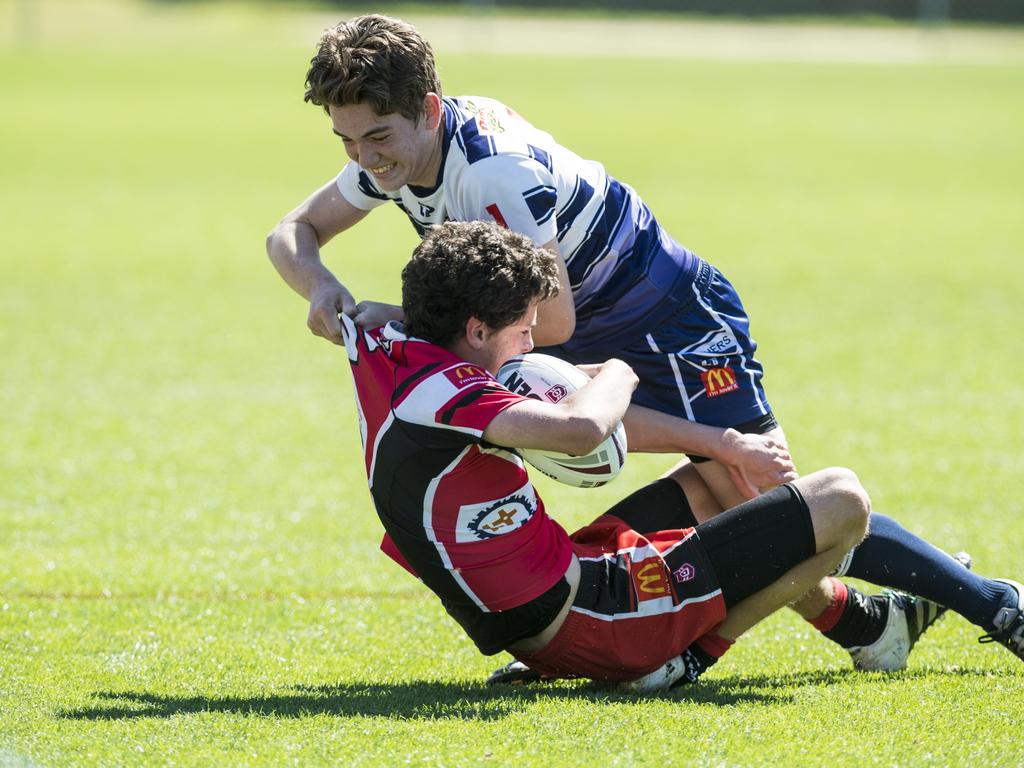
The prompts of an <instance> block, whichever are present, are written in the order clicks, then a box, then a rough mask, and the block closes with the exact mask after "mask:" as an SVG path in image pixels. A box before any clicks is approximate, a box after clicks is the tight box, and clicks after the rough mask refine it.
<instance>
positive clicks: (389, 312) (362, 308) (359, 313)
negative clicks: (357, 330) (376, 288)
mask: <svg viewBox="0 0 1024 768" xmlns="http://www.w3.org/2000/svg"><path fill="white" fill-rule="evenodd" d="M352 319H353V320H354V321H355V323H356V325H358V326H361V327H363V328H378V327H380V326H382V325H384V324H385V323H389V322H391V321H392V320H403V319H405V313H404V312H403V311H402V308H401V307H396V306H395V305H394V304H384V303H383V302H380V301H360V302H359V303H358V304H356V314H355V316H354V317H353V318H352Z"/></svg>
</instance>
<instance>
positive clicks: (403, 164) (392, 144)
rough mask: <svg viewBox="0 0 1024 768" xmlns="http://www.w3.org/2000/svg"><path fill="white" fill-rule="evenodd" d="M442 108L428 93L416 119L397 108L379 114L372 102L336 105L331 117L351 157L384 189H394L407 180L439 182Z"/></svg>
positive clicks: (428, 183)
mask: <svg viewBox="0 0 1024 768" xmlns="http://www.w3.org/2000/svg"><path fill="white" fill-rule="evenodd" d="M439 109H440V101H438V100H437V97H436V96H435V95H434V94H428V98H427V102H426V104H425V107H424V114H422V115H421V116H420V119H419V120H418V121H413V120H410V119H409V118H407V117H403V116H402V115H400V114H398V113H397V112H392V113H391V114H388V115H378V114H377V113H376V112H375V111H374V109H373V107H371V106H370V105H369V104H347V105H345V106H343V107H334V106H332V107H330V115H331V123H332V125H333V127H334V133H335V134H337V135H338V136H340V137H341V141H342V143H343V144H344V145H345V152H346V154H347V155H348V156H349V158H351V159H352V160H354V161H355V162H356V163H358V164H359V166H360V167H361V168H363V169H364V170H365V171H368V172H369V173H370V174H372V175H373V180H374V181H375V182H377V185H378V186H379V187H380V188H381V189H383V190H386V191H389V192H393V191H396V190H398V189H400V188H401V187H403V186H405V185H407V184H413V185H415V186H421V187H432V186H434V183H435V182H436V181H437V172H438V170H439V168H440V162H441V160H440V158H441V153H440V149H441V142H440V135H439V131H438V125H439V112H438V110H439Z"/></svg>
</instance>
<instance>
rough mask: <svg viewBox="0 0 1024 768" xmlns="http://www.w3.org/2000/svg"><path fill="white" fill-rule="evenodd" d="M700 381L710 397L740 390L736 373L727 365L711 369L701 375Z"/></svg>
mask: <svg viewBox="0 0 1024 768" xmlns="http://www.w3.org/2000/svg"><path fill="white" fill-rule="evenodd" d="M700 380H701V383H702V384H703V385H704V392H705V393H707V396H708V397H718V396H719V395H724V394H726V393H728V392H734V391H736V390H737V389H739V388H740V384H739V382H738V381H737V380H736V372H735V371H734V370H733V369H732V368H730V367H729V366H727V365H725V366H722V367H721V368H709V369H708V370H706V371H704V372H703V373H701V375H700Z"/></svg>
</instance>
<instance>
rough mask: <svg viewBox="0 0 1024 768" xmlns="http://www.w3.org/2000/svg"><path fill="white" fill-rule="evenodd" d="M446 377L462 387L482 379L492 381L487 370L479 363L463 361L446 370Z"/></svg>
mask: <svg viewBox="0 0 1024 768" xmlns="http://www.w3.org/2000/svg"><path fill="white" fill-rule="evenodd" d="M444 375H445V378H447V379H448V381H450V382H451V383H452V384H454V385H455V386H456V387H459V388H460V389H461V388H462V387H468V386H469V385H470V384H477V383H479V382H481V381H490V379H491V377H490V376H489V375H488V373H487V371H485V370H484V369H483V368H481V367H480V366H478V365H471V364H470V363H463V364H462V365H457V366H455V367H454V368H449V369H448V370H447V371H445V372H444Z"/></svg>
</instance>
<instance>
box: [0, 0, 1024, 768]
mask: <svg viewBox="0 0 1024 768" xmlns="http://www.w3.org/2000/svg"><path fill="white" fill-rule="evenodd" d="M43 6H44V13H42V14H41V15H40V16H38V17H32V18H22V17H19V16H18V15H17V14H18V13H20V12H23V11H24V4H23V3H20V2H15V0H0V25H6V27H5V28H6V29H7V30H10V32H9V33H8V32H4V33H3V34H4V36H3V39H2V42H0V93H2V95H3V107H2V110H3V119H2V120H0V169H2V172H0V201H2V211H3V213H2V220H3V229H2V235H3V248H2V250H0V276H2V279H0V371H2V375H0V439H2V442H0V446H2V447H0V766H3V767H5V768H6V767H7V766H19V767H20V766H71V765H74V766H134V765H146V766H149V765H191V766H211V765H218V766H219V765H232V766H235V765H265V766H278V765H366V766H371V765H372V766H378V765H388V766H391V765H396V766H398V765H412V766H474V765H495V766H505V765H521V766H561V765H582V764H584V763H588V764H591V763H598V762H600V763H602V764H608V765H623V766H625V765H786V766H819V765H829V766H835V767H837V768H838V767H839V766H892V765H900V766H916V765H937V766H943V765H963V766H972V768H974V767H976V766H1011V765H1020V764H1024V742H1022V741H1021V738H1020V725H1021V723H1022V722H1024V666H1022V665H1021V664H1020V662H1019V661H1016V660H1015V659H1014V658H1013V657H1012V656H1011V655H1010V654H1009V653H1008V652H1006V651H1005V650H1003V649H1001V648H997V647H993V646H980V645H978V644H977V643H976V641H975V638H976V636H977V635H978V632H977V630H976V629H975V628H974V627H973V626H971V625H969V624H968V623H967V622H965V621H964V620H962V619H960V618H959V617H949V618H947V619H945V620H944V621H943V622H942V623H941V624H940V625H938V626H936V627H935V628H934V629H933V630H931V631H930V632H929V633H928V635H927V636H926V637H925V638H924V639H923V640H922V642H921V643H920V644H919V646H918V647H917V648H916V649H915V652H914V654H913V656H912V658H911V662H910V666H909V668H908V670H907V671H906V672H903V673H899V674H896V675H892V676H888V677H886V676H881V675H877V674H870V675H864V674H855V673H853V672H852V670H851V669H850V664H849V660H848V658H846V657H844V654H842V653H841V652H839V651H838V650H837V649H835V648H834V647H832V646H830V644H829V643H828V642H826V641H825V640H823V639H822V638H820V637H819V636H818V635H817V633H816V632H814V631H813V630H811V628H810V627H809V625H806V624H804V623H803V622H801V621H800V620H798V619H797V618H796V617H795V615H792V614H789V613H784V614H780V615H777V616H775V617H772V618H771V619H770V620H768V621H767V622H765V623H764V624H762V625H761V626H759V627H757V628H756V629H755V630H754V631H752V632H751V633H750V634H749V635H748V636H747V637H746V638H745V639H744V640H743V641H742V642H740V643H738V644H737V646H736V648H735V649H734V651H733V652H731V653H730V654H729V656H728V657H727V658H726V659H725V660H724V661H723V662H722V663H721V664H719V665H718V666H716V667H715V668H714V669H713V670H712V671H711V672H710V673H709V674H708V675H707V677H706V678H705V680H704V681H703V682H702V683H701V684H699V685H698V686H696V687H693V688H691V689H687V690H683V691H680V692H674V693H672V694H669V695H663V696H656V697H653V698H649V699H645V698H638V697H632V696H627V695H623V694H620V693H617V692H613V691H610V690H607V689H601V688H596V687H593V686H590V685H587V684H584V683H569V682H566V683H560V684H557V685H551V686H548V687H544V688H541V689H533V690H526V691H520V690H498V691H493V690H489V689H485V688H484V687H483V686H482V679H483V678H484V676H485V675H486V673H487V672H488V671H489V670H490V669H492V668H493V667H494V666H496V664H498V663H503V662H504V661H505V659H506V657H504V656H499V657H495V658H483V657H480V656H479V655H478V654H477V653H476V651H475V649H474V648H473V646H472V644H471V642H470V641H469V640H468V639H467V638H465V637H464V636H463V635H462V634H461V632H460V631H459V630H458V629H457V627H456V626H455V625H454V623H453V622H452V621H450V620H449V619H448V618H447V617H446V615H445V614H444V612H443V611H442V610H441V608H440V607H439V605H438V604H437V602H436V600H434V599H433V598H431V597H430V596H429V594H427V593H426V592H425V591H424V590H423V589H422V587H420V586H419V585H418V584H417V583H416V582H414V581H413V580H412V579H410V578H408V577H407V576H406V575H405V574H404V573H403V572H401V571H400V570H399V569H398V568H396V567H395V566H393V565H392V564H390V562H389V561H387V560H386V558H385V557H384V556H383V555H382V554H380V553H379V552H378V551H377V548H376V546H377V543H378V541H379V536H380V526H379V523H378V522H377V520H376V517H375V515H374V513H373V510H372V508H371V505H370V501H369V495H368V493H367V491H366V485H365V478H364V475H363V471H362V469H361V460H360V456H359V446H358V433H357V430H356V426H355V425H356V420H355V414H354V410H353V406H352V395H351V387H350V383H349V374H348V371H347V365H346V362H345V358H344V356H343V354H342V353H340V352H339V350H337V349H335V348H332V347H330V346H329V345H327V344H325V343H324V342H322V341H320V340H317V339H314V338H313V337H311V336H310V335H309V334H308V332H307V331H306V329H305V313H306V307H305V304H304V302H303V301H302V300H301V299H299V298H298V297H297V296H295V295H294V294H292V293H291V292H290V291H289V289H288V288H287V287H286V286H285V285H284V283H283V282H282V281H280V279H279V278H278V277H277V275H276V274H275V273H274V271H273V269H272V267H271V266H270V265H269V263H268V261H267V260H266V257H265V255H264V251H263V238H264V235H265V234H266V232H267V231H268V230H269V229H270V227H271V226H272V225H273V224H274V223H275V222H276V220H277V219H278V218H279V217H280V216H281V215H282V214H283V213H285V212H286V211H287V210H288V209H289V208H290V207H291V206H293V205H294V204H296V203H297V202H298V201H299V200H300V199H301V198H302V197H303V196H304V195H305V194H306V193H307V192H308V191H310V190H312V189H313V188H314V187H315V186H317V185H319V184H321V183H323V182H324V181H325V180H327V179H328V178H330V177H331V176H332V175H333V174H334V173H335V172H336V171H337V170H338V169H339V168H340V167H341V163H342V160H343V154H342V151H341V147H340V144H339V142H338V141H337V139H335V138H334V137H332V135H331V133H330V130H329V125H328V123H327V122H326V119H325V118H324V117H323V115H322V114H318V112H317V110H316V109H314V108H312V107H309V106H306V105H304V104H303V103H302V100H301V95H302V80H303V75H304V73H305V64H306V62H307V61H308V58H309V56H310V55H311V51H312V45H313V42H314V41H315V38H316V36H317V34H318V32H319V29H320V27H322V26H323V25H324V23H326V21H324V22H323V23H320V21H319V18H320V17H318V16H313V15H309V14H304V13H300V12H298V11H291V12H288V11H284V10H281V9H279V8H276V7H271V8H265V9H263V10H261V11H255V10H246V9H244V8H243V7H241V6H235V5H227V6H218V8H217V9H215V10H212V11H211V10H204V9H202V8H201V7H195V8H193V7H188V8H186V9H184V10H182V9H174V8H170V9H162V10H154V9H152V8H149V9H146V8H141V7H138V6H132V5H125V6H121V5H117V4H110V3H104V4H102V5H100V4H94V5H92V6H90V4H89V3H82V4H74V3H70V2H65V3H64V4H63V5H61V4H55V0H47V3H44V4H43ZM338 13H339V15H345V14H344V12H342V11H339V12H338ZM409 17H410V18H412V19H413V20H416V16H415V14H414V13H410V14H409ZM18 18H21V19H22V20H21V21H18V22H17V23H16V24H15V23H12V24H10V25H8V24H7V23H8V22H9V21H12V20H16V19H18ZM481 23H485V22H484V21H481ZM486 23H487V24H494V23H500V22H496V21H494V20H486ZM19 25H20V26H19ZM19 29H20V30H21V32H23V33H25V34H27V35H28V37H29V38H30V39H19V38H18V37H17V35H18V34H19V33H18V32H17V30H19ZM709 31H713V30H711V27H710V26H709ZM951 34H955V31H954V32H952V33H951ZM1015 34H1016V35H1017V37H1015V38H1014V37H1012V36H1011V37H1010V38H1009V42H1010V47H1011V48H1012V47H1013V45H1016V46H1024V33H1015ZM304 41H305V42H304ZM1003 42H1004V44H1005V43H1006V40H1005V39H1004V41H1003ZM438 55H439V57H440V60H441V68H442V76H443V77H444V80H445V85H446V89H447V91H448V92H449V93H452V94H456V93H483V94H487V95H493V96H496V97H499V98H502V99H503V100H505V101H506V102H508V103H510V104H512V105H513V106H515V107H516V108H517V109H518V110H519V111H520V112H522V113H523V114H525V115H526V116H527V117H528V118H530V119H531V120H533V121H534V122H535V123H537V124H539V125H541V126H543V127H544V128H546V129H548V130H550V131H551V132H552V133H554V134H555V135H556V136H557V137H558V138H560V139H561V140H562V141H563V142H564V143H566V144H567V145H569V146H571V147H573V148H574V149H576V150H577V151H579V152H580V153H581V154H583V155H585V156H590V157H595V158H599V159H601V160H603V162H604V163H605V164H606V166H607V167H608V169H609V170H610V171H611V172H612V173H614V174H616V175H618V176H619V177H621V178H623V179H624V180H626V181H628V182H630V183H631V184H632V185H634V186H635V187H637V188H638V189H639V190H640V191H641V193H642V194H643V195H644V196H645V198H646V199H647V201H648V202H649V203H650V204H651V206H652V208H653V209H654V211H655V212H656V214H657V215H658V216H659V218H660V219H661V220H662V222H663V223H664V224H665V225H667V227H668V229H669V230H670V231H671V232H672V233H674V234H675V235H676V237H678V238H679V239H680V240H681V241H682V242H684V243H686V244H687V245H689V246H690V247H692V248H694V249H695V250H697V251H698V252H699V253H701V254H702V255H704V256H706V257H708V258H709V259H711V260H712V261H714V262H715V263H716V264H717V265H719V266H720V267H721V268H722V269H723V270H724V271H725V272H726V273H727V274H728V275H729V276H730V277H731V278H732V279H733V281H734V283H736V285H737V287H738V288H739V289H740V292H741V294H742V295H743V296H744V298H745V301H746V303H747V308H748V310H749V311H750V314H751V316H752V317H753V319H754V325H753V331H754V335H755V337H756V338H757V339H758V341H759V342H760V345H761V356H762V359H763V361H764V362H765V364H766V367H767V370H768V377H767V380H766V385H767V387H768V390H769V393H770V395H771V398H772V402H773V404H774V406H775V410H776V412H777V414H778V415H779V417H780V419H781V421H782V423H783V424H784V426H785V427H786V430H787V432H788V436H789V439H790V442H791V445H792V447H793V452H794V455H795V457H796V458H797V461H798V463H799V466H800V467H801V469H803V470H804V471H809V470H811V469H815V468H819V467H822V466H826V465H833V464H842V465H847V466H850V467H852V468H854V469H855V470H856V471H857V472H858V473H859V475H860V477H861V479H862V481H863V482H864V484H865V485H866V486H867V487H868V489H869V490H870V492H871V494H872V497H873V499H874V503H875V508H876V509H877V510H879V511H884V512H887V513H889V514H892V515H894V516H896V517H898V518H899V519H900V520H902V521H903V522H904V523H905V524H906V525H907V526H908V527H910V528H912V529H914V530H916V531H918V532H920V533H922V534H924V535H925V536H926V537H928V538H929V539H931V540H932V541H934V542H935V543H937V544H939V545H940V546H944V547H947V548H950V549H955V548H967V549H969V550H970V551H971V552H972V553H973V554H974V556H975V562H976V568H977V569H978V570H979V571H981V572H983V573H986V574H991V575H997V576H1006V577H1015V578H1017V579H1024V561H1022V559H1021V551H1022V550H1021V543H1022V541H1024V502H1022V500H1021V490H1020V489H1021V479H1022V477H1024V449H1022V447H1021V437H1022V435H1024V386H1022V383H1021V382H1022V381H1024V357H1022V355H1021V351H1022V344H1021V333H1022V331H1024V302H1022V300H1021V296H1022V295H1024V267H1022V265H1021V259H1022V256H1024V245H1022V242H1024V215H1022V214H1024V101H1022V99H1021V94H1022V93H1024V57H1016V58H1014V57H1009V58H1008V59H1007V60H1006V61H1005V62H1001V61H999V60H998V57H996V59H997V60H987V61H984V62H978V61H963V60H959V59H956V58H949V57H946V58H943V57H942V56H936V57H932V58H926V59H925V60H922V61H915V62H910V63H883V62H870V61H860V62H848V63H840V62H831V63H828V62H820V61H814V60H799V58H798V57H795V58H794V60H793V61H789V62H787V61H780V60H774V59H772V60H764V61H756V60H748V59H733V60H729V59H723V60H710V59H687V58H665V59H652V58H650V57H644V58H642V57H640V56H635V57H630V56H619V57H614V56H608V57H597V58H589V59H588V58H580V57H577V56H572V57H570V56H550V57H545V56H538V55H531V56H525V57H515V56H513V55H506V54H501V55H498V54H482V53H474V52H471V51H465V50H455V49H453V50H447V51H446V50H445V49H441V48H439V49H438ZM538 84H543V87H540V86H539V85H538ZM414 242H415V238H414V233H413V232H412V229H411V227H409V226H408V225H407V223H406V222H405V221H404V220H403V219H402V217H401V216H400V214H399V212H398V211H392V210H382V211H380V212H378V213H377V214H375V215H374V216H372V217H371V218H370V219H369V220H368V221H367V222H366V223H365V224H364V225H362V226H360V227H359V228H358V231H357V232H353V233H348V234H347V235H346V236H344V237H342V238H339V240H338V242H337V243H336V244H334V245H333V246H332V247H331V248H329V249H328V252H327V255H328V259H329V262H330V264H331V265H332V266H333V267H335V268H336V270H337V271H338V272H339V274H340V275H341V276H342V279H343V280H345V282H346V283H347V284H348V285H349V286H350V287H351V288H353V290H354V291H355V293H356V294H357V297H360V298H364V297H365V298H379V299H385V300H388V299H390V300H396V299H397V296H398V272H399V269H400V266H401V264H402V262H403V259H404V257H405V255H406V254H407V253H408V251H409V250H410V249H411V247H412V246H413V244H414ZM668 463H669V459H668V458H666V457H662V458H659V457H637V456H634V457H633V458H632V459H631V461H630V463H629V465H628V466H627V469H626V471H625V472H624V474H623V476H622V477H621V478H620V479H619V480H617V481H616V482H615V483H614V484H612V485H611V486H609V487H605V488H602V489H599V490H595V491H575V490H572V489H568V488H563V487H557V486H556V485H555V484H553V483H550V482H547V481H546V480H545V479H543V478H541V479H539V480H538V483H537V484H538V486H539V487H540V489H541V491H542V492H543V493H544V495H545V498H546V500H547V502H548V506H549V508H550V509H551V510H552V511H553V512H554V514H555V515H556V516H557V517H558V518H559V519H560V520H561V521H562V522H563V524H564V525H566V526H567V527H573V526H576V525H579V524H582V523H584V522H586V521H588V520H589V519H591V518H593V517H594V516H595V515H596V514H597V513H598V512H600V511H601V510H603V509H604V508H605V507H606V506H608V505H609V504H610V503H611V502H612V501H614V500H615V499H617V498H619V497H620V496H622V495H624V494H625V493H626V492H628V491H630V490H632V489H633V488H636V487H638V485H639V484H641V483H643V482H645V481H646V480H647V479H649V478H651V477H653V476H654V475H656V474H657V473H659V472H660V471H661V470H662V469H664V468H665V467H666V466H667V465H668Z"/></svg>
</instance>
